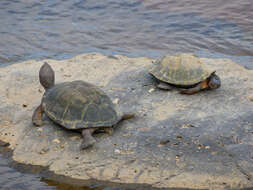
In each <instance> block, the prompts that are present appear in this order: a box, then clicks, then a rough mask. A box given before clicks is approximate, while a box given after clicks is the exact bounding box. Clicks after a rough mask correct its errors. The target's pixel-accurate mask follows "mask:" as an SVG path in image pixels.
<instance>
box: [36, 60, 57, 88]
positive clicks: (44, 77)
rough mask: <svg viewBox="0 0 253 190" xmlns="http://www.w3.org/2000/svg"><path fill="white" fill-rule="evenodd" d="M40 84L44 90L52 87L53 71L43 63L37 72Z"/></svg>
mask: <svg viewBox="0 0 253 190" xmlns="http://www.w3.org/2000/svg"><path fill="white" fill-rule="evenodd" d="M39 79H40V84H41V85H42V86H43V87H44V88H45V90H47V89H49V88H51V87H53V86H54V79H55V76H54V70H53V69H52V67H51V66H50V65H49V64H48V63H47V62H44V64H43V65H42V67H41V68H40V72H39Z"/></svg>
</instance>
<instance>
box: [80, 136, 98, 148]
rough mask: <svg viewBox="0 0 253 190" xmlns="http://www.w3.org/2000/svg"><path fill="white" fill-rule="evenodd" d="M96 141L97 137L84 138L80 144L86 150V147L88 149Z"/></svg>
mask: <svg viewBox="0 0 253 190" xmlns="http://www.w3.org/2000/svg"><path fill="white" fill-rule="evenodd" d="M95 143H96V140H95V139H89V140H87V139H86V140H83V142H82V143H81V145H80V149H81V150H84V149H87V148H90V147H92V146H93V145H94V144H95Z"/></svg>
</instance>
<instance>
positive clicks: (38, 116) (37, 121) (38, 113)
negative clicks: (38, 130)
mask: <svg viewBox="0 0 253 190" xmlns="http://www.w3.org/2000/svg"><path fill="white" fill-rule="evenodd" d="M43 113H44V111H43V108H42V104H40V105H39V106H38V107H37V108H36V109H35V111H34V112H33V116H32V122H33V124H34V125H35V126H41V125H43V121H42V116H43Z"/></svg>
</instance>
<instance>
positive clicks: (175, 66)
mask: <svg viewBox="0 0 253 190" xmlns="http://www.w3.org/2000/svg"><path fill="white" fill-rule="evenodd" d="M213 72H214V71H209V70H208V69H206V68H205V67H204V65H203V63H202V62H201V61H200V59H198V58H197V57H196V56H194V55H192V54H181V55H179V56H165V57H164V58H163V59H162V60H160V61H156V62H155V63H154V64H152V65H151V67H150V68H149V73H150V74H152V75H153V76H154V77H155V78H157V79H159V80H161V81H164V82H167V83H170V84H175V85H194V84H197V83H199V82H201V81H203V80H205V79H207V78H208V77H209V76H210V75H211V74H212V73H213Z"/></svg>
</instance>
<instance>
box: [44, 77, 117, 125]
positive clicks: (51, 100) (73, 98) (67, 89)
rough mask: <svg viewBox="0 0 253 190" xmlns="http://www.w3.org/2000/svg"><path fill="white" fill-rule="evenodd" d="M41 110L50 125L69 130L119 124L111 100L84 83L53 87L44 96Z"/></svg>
mask: <svg viewBox="0 0 253 190" xmlns="http://www.w3.org/2000/svg"><path fill="white" fill-rule="evenodd" d="M42 106H43V109H44V111H45V112H46V114H47V115H48V116H49V117H50V118H51V119H52V120H53V121H55V122H56V123H58V124H60V125H62V126H64V127H66V128H68V129H81V128H86V127H106V126H108V127H109V126H112V125H114V124H116V123H117V122H118V116H117V113H116V111H115V109H114V105H113V103H112V101H111V100H110V98H109V97H108V96H107V95H106V94H105V93H104V92H103V91H102V90H101V89H99V88H97V87H96V86H94V85H92V84H89V83H87V82H84V81H73V82H66V83H61V84H57V85H55V86H54V87H53V88H51V89H49V90H47V91H46V92H45V94H44V95H43V99H42Z"/></svg>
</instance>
